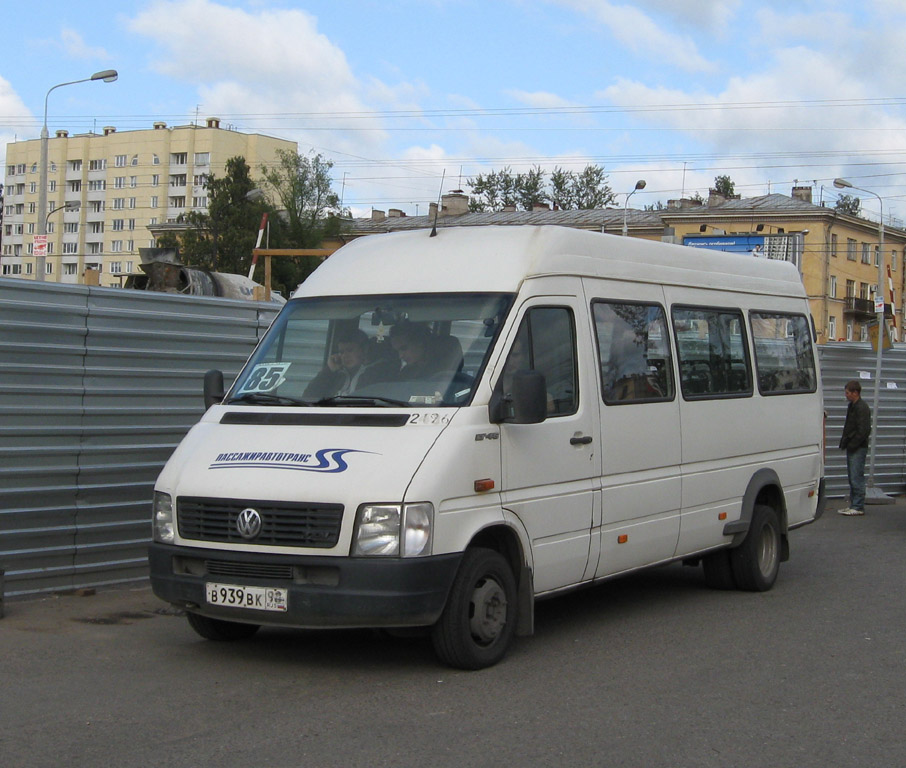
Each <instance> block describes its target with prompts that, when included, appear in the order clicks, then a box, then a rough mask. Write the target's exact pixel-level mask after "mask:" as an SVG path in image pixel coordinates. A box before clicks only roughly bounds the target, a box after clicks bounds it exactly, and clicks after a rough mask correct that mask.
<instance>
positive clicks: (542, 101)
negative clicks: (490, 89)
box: [507, 91, 576, 109]
mask: <svg viewBox="0 0 906 768" xmlns="http://www.w3.org/2000/svg"><path fill="white" fill-rule="evenodd" d="M507 95H508V96H510V97H511V98H513V99H515V100H516V101H518V102H519V103H521V104H525V105H526V106H528V107H532V108H533V109H560V108H563V107H573V106H576V104H574V103H573V102H570V101H568V100H567V99H564V98H563V97H562V96H558V95H557V94H556V93H547V92H546V91H534V92H532V93H530V92H528V91H507Z"/></svg>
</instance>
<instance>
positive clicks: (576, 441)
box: [569, 435, 591, 445]
mask: <svg viewBox="0 0 906 768" xmlns="http://www.w3.org/2000/svg"><path fill="white" fill-rule="evenodd" d="M590 442H591V435H585V437H571V438H570V439H569V444H570V445H588V444H589V443H590Z"/></svg>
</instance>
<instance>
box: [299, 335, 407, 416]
mask: <svg viewBox="0 0 906 768" xmlns="http://www.w3.org/2000/svg"><path fill="white" fill-rule="evenodd" d="M335 348H336V350H337V351H336V352H334V353H333V354H332V355H331V356H330V357H328V358H327V365H326V366H324V368H323V369H322V370H321V371H320V372H319V373H318V374H317V375H316V376H315V377H314V378H313V379H312V380H311V382H310V383H309V384H308V386H307V387H306V388H305V393H304V397H306V398H309V399H321V398H324V397H334V396H335V395H348V394H351V393H352V392H354V391H355V390H356V389H358V388H360V387H364V386H367V385H368V384H373V383H374V382H376V381H384V380H386V379H387V378H389V377H390V376H392V375H393V371H392V370H388V368H387V363H386V362H385V361H383V360H380V359H372V358H371V356H370V355H369V350H370V345H369V340H368V336H367V334H366V333H365V332H364V331H362V330H361V329H359V328H356V329H354V330H351V331H346V332H341V333H339V334H337V343H336V347H335Z"/></svg>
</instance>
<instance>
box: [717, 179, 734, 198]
mask: <svg viewBox="0 0 906 768" xmlns="http://www.w3.org/2000/svg"><path fill="white" fill-rule="evenodd" d="M714 191H715V192H717V194H718V195H722V196H723V197H726V198H727V199H729V198H731V197H733V195H735V194H736V184H734V183H733V179H731V178H730V177H729V176H715V177H714Z"/></svg>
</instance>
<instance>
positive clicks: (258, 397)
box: [227, 392, 313, 405]
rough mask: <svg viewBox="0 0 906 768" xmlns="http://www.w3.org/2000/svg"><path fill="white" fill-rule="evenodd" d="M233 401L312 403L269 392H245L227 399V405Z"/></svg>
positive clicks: (273, 403)
mask: <svg viewBox="0 0 906 768" xmlns="http://www.w3.org/2000/svg"><path fill="white" fill-rule="evenodd" d="M233 403H248V404H249V405H256V404H259V403H266V404H268V405H313V403H312V402H311V401H310V400H300V399H299V398H297V397H286V396H285V395H274V394H272V393H270V392H246V393H245V394H244V395H238V396H237V397H231V398H230V399H229V400H227V405H232V404H233Z"/></svg>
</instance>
